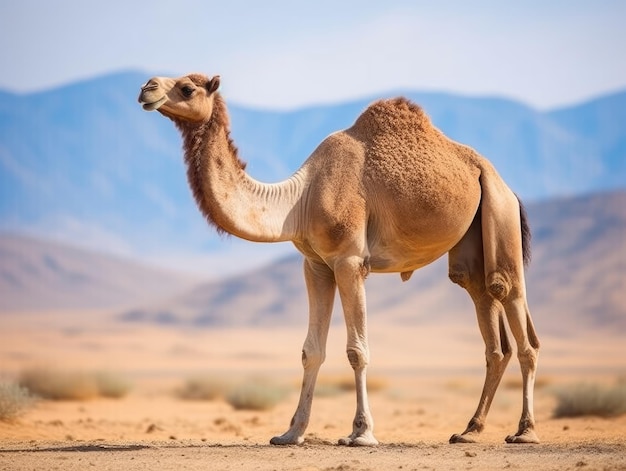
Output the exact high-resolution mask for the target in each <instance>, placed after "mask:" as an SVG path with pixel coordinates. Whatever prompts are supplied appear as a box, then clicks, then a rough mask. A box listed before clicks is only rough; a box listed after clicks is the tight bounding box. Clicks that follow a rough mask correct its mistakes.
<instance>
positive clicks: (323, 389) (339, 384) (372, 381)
mask: <svg viewBox="0 0 626 471" xmlns="http://www.w3.org/2000/svg"><path fill="white" fill-rule="evenodd" d="M387 386H388V383H387V380H386V379H384V378H381V377H379V376H371V375H370V376H368V377H367V391H368V392H370V393H375V392H379V391H382V390H383V389H386V388H387ZM355 389H356V384H355V382H354V375H351V374H347V375H341V376H321V377H320V378H319V379H318V381H317V386H316V388H315V395H316V396H334V395H336V394H340V393H342V392H350V391H354V390H355Z"/></svg>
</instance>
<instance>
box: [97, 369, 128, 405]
mask: <svg viewBox="0 0 626 471" xmlns="http://www.w3.org/2000/svg"><path fill="white" fill-rule="evenodd" d="M94 378H95V381H96V385H97V387H98V393H99V394H100V396H102V397H109V398H111V399H120V398H122V397H124V396H126V395H127V394H128V393H129V392H130V389H131V385H130V382H129V381H128V379H126V378H124V377H123V376H121V375H119V374H116V373H112V372H110V371H100V372H97V373H95V374H94Z"/></svg>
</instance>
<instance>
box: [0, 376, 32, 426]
mask: <svg viewBox="0 0 626 471" xmlns="http://www.w3.org/2000/svg"><path fill="white" fill-rule="evenodd" d="M35 402H36V398H35V397H34V396H33V395H32V394H31V393H30V392H29V391H28V389H26V388H25V387H23V386H20V385H19V384H17V383H16V382H14V381H9V380H4V379H0V420H2V421H6V422H9V421H13V420H15V419H16V418H18V417H19V416H20V415H22V414H23V413H25V412H26V411H27V410H28V409H30V408H31V407H33V405H34V404H35Z"/></svg>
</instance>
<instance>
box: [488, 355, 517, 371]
mask: <svg viewBox="0 0 626 471" xmlns="http://www.w3.org/2000/svg"><path fill="white" fill-rule="evenodd" d="M485 359H486V361H487V368H497V369H500V368H505V367H506V365H507V364H508V363H509V360H510V359H511V352H502V351H500V350H497V351H493V352H485Z"/></svg>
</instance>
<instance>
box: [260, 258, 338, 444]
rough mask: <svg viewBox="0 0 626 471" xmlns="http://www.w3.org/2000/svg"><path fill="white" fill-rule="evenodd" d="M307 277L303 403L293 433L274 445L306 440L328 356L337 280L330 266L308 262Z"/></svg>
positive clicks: (281, 437) (297, 410)
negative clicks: (306, 328)
mask: <svg viewBox="0 0 626 471" xmlns="http://www.w3.org/2000/svg"><path fill="white" fill-rule="evenodd" d="M304 278H305V280H306V287H307V291H308V295H309V331H308V334H307V337H306V340H305V341H304V346H303V348H302V366H303V367H304V377H303V380H302V390H301V391H300V401H299V402H298V407H297V409H296V412H295V414H294V416H293V419H291V425H290V427H289V430H287V432H285V433H284V434H283V435H280V436H277V437H274V438H272V439H271V440H270V443H271V444H272V445H298V444H300V443H302V442H303V441H304V438H303V436H304V432H305V430H306V428H307V425H308V424H309V417H310V415H311V404H312V402H313V392H314V390H315V382H316V380H317V373H318V372H319V369H320V366H321V365H322V363H323V362H324V358H325V355H326V339H327V338H328V329H329V327H330V318H331V314H332V309H333V301H334V298H335V277H334V275H333V272H332V271H331V270H330V268H328V266H326V265H324V264H320V263H317V262H313V261H310V260H306V259H305V261H304Z"/></svg>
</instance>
